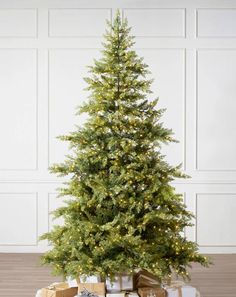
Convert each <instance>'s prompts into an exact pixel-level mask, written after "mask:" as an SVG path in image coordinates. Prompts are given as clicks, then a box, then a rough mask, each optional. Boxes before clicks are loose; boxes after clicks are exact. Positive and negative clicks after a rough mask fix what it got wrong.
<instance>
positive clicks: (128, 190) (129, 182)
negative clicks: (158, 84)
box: [42, 12, 208, 280]
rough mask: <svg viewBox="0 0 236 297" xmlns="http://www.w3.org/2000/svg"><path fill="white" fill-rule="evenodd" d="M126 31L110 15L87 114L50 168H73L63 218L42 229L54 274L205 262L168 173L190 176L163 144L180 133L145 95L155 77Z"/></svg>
mask: <svg viewBox="0 0 236 297" xmlns="http://www.w3.org/2000/svg"><path fill="white" fill-rule="evenodd" d="M129 32H130V28H129V27H128V25H127V21H126V20H122V19H121V17H120V15H119V12H118V13H117V15H116V17H115V19H114V21H113V22H111V23H109V22H108V30H107V31H106V34H105V42H104V43H103V47H104V49H103V51H102V58H101V59H100V60H95V62H94V66H91V67H90V77H89V78H86V82H87V84H88V88H87V89H88V90H89V91H90V94H91V95H90V97H89V100H88V102H87V103H85V104H84V105H83V106H82V107H80V109H79V112H82V113H84V112H85V113H87V114H88V120H87V122H86V123H85V124H84V125H83V126H82V127H78V128H77V129H76V131H74V132H72V133H70V134H69V135H66V136H61V137H60V138H61V139H62V140H63V141H68V142H69V143H70V147H71V155H70V156H68V157H67V158H66V160H65V161H64V162H63V163H61V164H56V165H54V166H52V168H51V171H52V172H53V173H56V174H58V175H59V176H69V180H68V181H67V182H65V184H64V187H62V188H61V189H59V191H60V193H59V196H68V197H67V198H66V200H65V202H66V206H64V207H61V208H59V209H57V210H56V211H55V212H54V216H55V217H63V218H64V225H63V226H55V227H54V228H53V230H52V231H51V232H49V233H46V234H44V235H43V236H42V239H47V240H49V242H50V243H51V244H52V249H51V250H49V251H48V252H46V253H45V254H44V256H43V262H44V263H46V264H51V265H52V266H53V269H54V273H55V274H58V275H60V274H61V275H64V276H74V277H77V276H79V275H94V274H99V275H101V276H102V277H107V276H109V277H113V276H114V275H115V274H117V273H123V272H126V273H132V272H133V271H134V270H135V269H136V268H141V269H145V270H148V271H149V272H152V273H153V274H155V275H156V276H158V277H159V278H160V279H162V280H163V279H166V278H168V277H171V274H172V273H175V274H177V275H180V276H182V277H188V272H187V267H188V266H189V264H190V263H191V262H199V263H200V264H202V265H207V263H208V260H207V258H206V257H203V256H202V255H200V254H199V253H198V246H197V244H196V243H194V242H191V241H188V240H187V239H186V238H185V237H184V236H183V235H182V233H181V232H182V231H183V230H184V228H185V227H186V226H190V225H191V223H190V221H191V219H192V214H191V213H190V212H189V211H187V209H186V206H185V205H184V203H183V199H182V195H180V194H178V193H176V192H175V188H174V187H173V186H172V185H171V181H173V180H174V179H175V178H185V177H186V175H184V174H183V173H182V172H181V170H180V166H177V167H176V166H171V165H169V164H168V163H167V162H166V161H165V157H164V156H163V155H162V154H161V152H160V148H161V144H163V143H170V142H173V141H175V140H174V138H173V136H172V135H173V133H172V131H171V130H170V129H166V128H164V127H163V124H162V123H161V122H160V118H161V115H162V113H163V111H164V110H163V109H158V108H157V103H158V100H157V99H156V100H152V101H151V100H148V99H149V98H148V97H149V94H150V93H151V91H150V86H151V83H152V80H150V79H147V75H148V74H149V71H148V66H147V65H146V64H145V63H144V62H143V58H140V57H138V55H137V54H136V52H135V51H134V50H132V46H133V45H134V39H133V37H132V36H130V35H129Z"/></svg>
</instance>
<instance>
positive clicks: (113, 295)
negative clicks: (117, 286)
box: [106, 292, 127, 297]
mask: <svg viewBox="0 0 236 297" xmlns="http://www.w3.org/2000/svg"><path fill="white" fill-rule="evenodd" d="M126 296H127V294H126V292H120V293H107V294H106V297H126Z"/></svg>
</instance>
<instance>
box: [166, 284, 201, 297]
mask: <svg viewBox="0 0 236 297" xmlns="http://www.w3.org/2000/svg"><path fill="white" fill-rule="evenodd" d="M179 283H180V284H179ZM179 283H178V281H177V282H173V283H171V285H170V286H165V287H164V288H165V290H166V293H167V297H196V296H199V293H198V292H197V290H196V288H194V287H191V286H188V285H185V284H181V282H179Z"/></svg>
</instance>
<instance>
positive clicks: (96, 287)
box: [77, 280, 106, 296]
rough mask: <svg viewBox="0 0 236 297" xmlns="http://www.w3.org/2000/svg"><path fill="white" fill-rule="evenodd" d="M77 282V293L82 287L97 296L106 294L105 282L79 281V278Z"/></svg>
mask: <svg viewBox="0 0 236 297" xmlns="http://www.w3.org/2000/svg"><path fill="white" fill-rule="evenodd" d="M77 283H78V294H80V293H81V292H82V291H83V290H84V289H86V290H88V291H89V292H92V293H94V294H96V295H99V296H105V294H106V289H105V283H79V280H77Z"/></svg>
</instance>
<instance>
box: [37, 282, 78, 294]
mask: <svg viewBox="0 0 236 297" xmlns="http://www.w3.org/2000/svg"><path fill="white" fill-rule="evenodd" d="M77 292H78V288H70V287H69V285H68V284H67V283H59V284H55V285H51V286H49V287H47V288H43V289H41V297H74V296H75V295H76V294H77Z"/></svg>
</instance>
